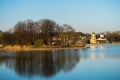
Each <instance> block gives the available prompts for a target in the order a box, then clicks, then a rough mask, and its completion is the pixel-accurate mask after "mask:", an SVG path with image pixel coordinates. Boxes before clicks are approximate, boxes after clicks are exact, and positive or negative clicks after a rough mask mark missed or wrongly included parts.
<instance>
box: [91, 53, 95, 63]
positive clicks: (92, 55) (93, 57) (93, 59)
mask: <svg viewBox="0 0 120 80" xmlns="http://www.w3.org/2000/svg"><path fill="white" fill-rule="evenodd" d="M91 59H92V61H95V59H96V53H94V52H92V53H91Z"/></svg>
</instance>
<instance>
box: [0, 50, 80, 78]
mask: <svg viewBox="0 0 120 80" xmlns="http://www.w3.org/2000/svg"><path fill="white" fill-rule="evenodd" d="M0 55H1V54H0ZM79 60H80V56H79V51H77V50H54V51H42V52H41V51H29V52H28V51H27V52H16V53H14V52H11V55H10V54H9V55H8V54H4V55H2V57H1V58H0V64H5V65H6V66H7V67H8V68H10V69H12V70H14V71H15V72H16V73H17V74H19V75H21V76H34V75H35V76H36V75H38V76H44V77H51V76H53V75H55V74H56V73H58V72H59V71H61V70H62V71H64V72H68V71H70V70H72V69H73V68H74V67H75V65H76V64H77V63H78V62H79Z"/></svg>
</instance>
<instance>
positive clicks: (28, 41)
mask: <svg viewBox="0 0 120 80" xmlns="http://www.w3.org/2000/svg"><path fill="white" fill-rule="evenodd" d="M103 34H104V35H105V37H106V38H107V40H108V41H109V42H110V43H119V42H120V31H114V32H109V31H108V32H103ZM99 35H100V33H97V34H96V37H99ZM90 37H91V34H90V33H82V32H76V31H75V29H74V28H73V27H72V26H71V25H68V24H63V25H59V24H58V23H56V22H55V21H53V20H50V19H41V20H38V21H33V20H25V21H19V22H18V23H16V24H15V26H14V27H12V28H11V29H9V30H8V31H4V32H3V31H0V46H1V45H2V46H3V47H4V48H5V49H8V48H9V49H11V48H12V49H21V48H30V47H31V46H32V48H38V47H40V48H64V47H83V46H85V44H86V43H90V41H89V40H90Z"/></svg>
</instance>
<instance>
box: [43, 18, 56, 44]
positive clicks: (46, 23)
mask: <svg viewBox="0 0 120 80" xmlns="http://www.w3.org/2000/svg"><path fill="white" fill-rule="evenodd" d="M56 26H57V24H56V23H55V22H54V21H52V20H49V19H43V20H41V33H42V35H43V40H44V43H45V44H46V45H48V44H51V41H52V36H53V33H54V32H55V30H56Z"/></svg>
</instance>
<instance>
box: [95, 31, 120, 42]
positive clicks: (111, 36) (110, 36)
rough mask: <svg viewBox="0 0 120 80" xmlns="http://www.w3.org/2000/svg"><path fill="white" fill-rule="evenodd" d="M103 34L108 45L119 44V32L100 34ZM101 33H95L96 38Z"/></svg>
mask: <svg viewBox="0 0 120 80" xmlns="http://www.w3.org/2000/svg"><path fill="white" fill-rule="evenodd" d="M102 33H103V34H104V36H105V37H106V38H107V40H108V42H109V43H112V42H120V31H113V32H110V31H106V32H102ZM100 34H101V33H97V34H96V37H97V38H99V37H100Z"/></svg>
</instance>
